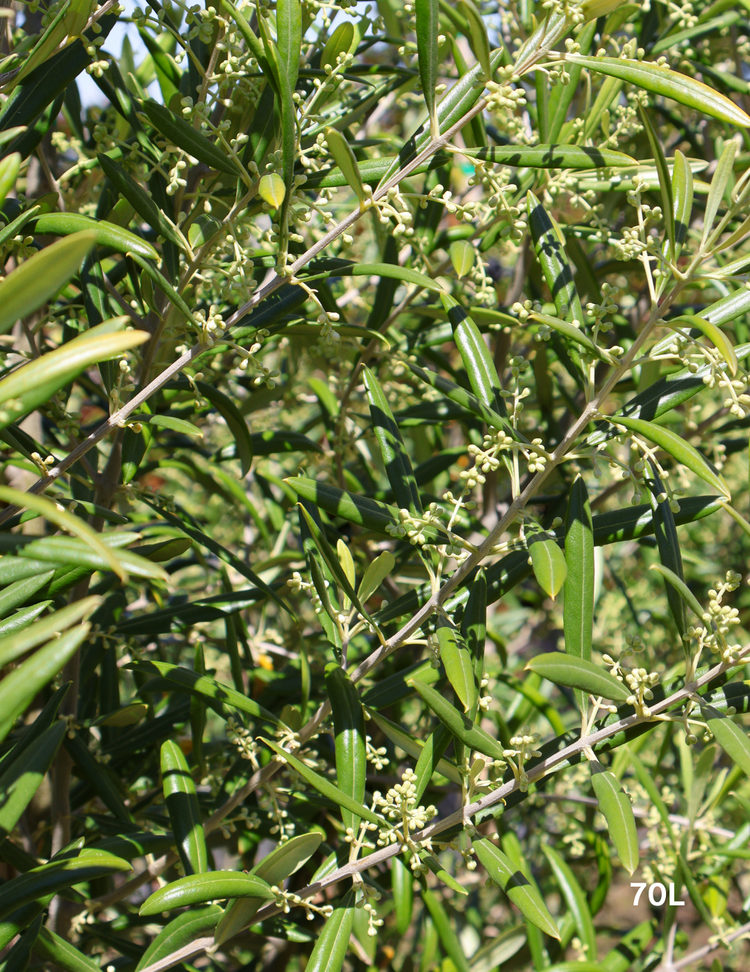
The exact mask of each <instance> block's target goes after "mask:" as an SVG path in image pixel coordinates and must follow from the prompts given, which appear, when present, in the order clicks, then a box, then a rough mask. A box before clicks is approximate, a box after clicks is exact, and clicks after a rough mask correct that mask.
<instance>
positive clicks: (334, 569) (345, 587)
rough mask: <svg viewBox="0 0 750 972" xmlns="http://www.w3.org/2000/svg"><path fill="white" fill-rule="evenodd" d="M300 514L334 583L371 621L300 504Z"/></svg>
mask: <svg viewBox="0 0 750 972" xmlns="http://www.w3.org/2000/svg"><path fill="white" fill-rule="evenodd" d="M300 513H301V514H302V516H303V517H304V520H305V523H306V525H307V528H308V530H309V531H310V534H311V536H312V538H313V541H314V542H315V546H316V547H317V548H318V550H319V551H320V553H321V556H322V557H323V560H325V562H326V566H327V567H328V569H329V570H330V572H331V573H332V574H333V576H334V578H335V580H336V583H337V584H338V585H339V586H340V587H341V590H342V591H343V592H344V594H345V595H346V596H347V597H348V598H349V600H350V601H351V602H352V604H353V605H354V607H355V608H356V609H357V610H358V611H359V613H360V614H361V615H362V616H363V617H364V618H367V619H368V620H372V619H371V618H370V615H369V614H368V612H367V609H366V608H365V606H364V604H362V602H361V601H360V599H359V597H358V596H357V594H356V592H355V590H354V587H353V586H352V584H351V583H350V581H349V578H348V577H347V576H346V572H345V571H344V569H343V568H342V566H341V564H340V562H339V559H338V557H337V556H336V554H335V553H334V551H333V550H332V548H331V545H330V544H329V543H328V540H327V539H326V537H325V534H324V533H323V531H322V530H321V529H320V528H319V527H318V524H317V523H316V522H315V520H314V519H313V518H312V517H311V516H310V514H309V513H308V512H307V510H306V509H305V507H304V506H303V505H302V504H300ZM373 623H374V622H373Z"/></svg>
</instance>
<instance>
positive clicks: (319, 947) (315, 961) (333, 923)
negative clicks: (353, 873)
mask: <svg viewBox="0 0 750 972" xmlns="http://www.w3.org/2000/svg"><path fill="white" fill-rule="evenodd" d="M356 895H357V892H356V891H355V890H354V888H352V889H351V891H347V893H346V894H345V895H344V897H343V898H341V899H340V900H339V901H337V902H336V906H335V907H334V909H333V914H332V915H331V917H330V918H327V919H326V923H325V925H323V929H322V931H321V932H320V934H319V935H318V940H317V941H316V942H315V947H314V948H313V950H312V952H311V954H310V958H309V959H308V960H307V965H306V966H305V972H341V969H342V967H343V965H344V958H345V957H346V952H347V949H348V948H349V937H350V935H351V933H352V928H353V927H354V902H355V900H356Z"/></svg>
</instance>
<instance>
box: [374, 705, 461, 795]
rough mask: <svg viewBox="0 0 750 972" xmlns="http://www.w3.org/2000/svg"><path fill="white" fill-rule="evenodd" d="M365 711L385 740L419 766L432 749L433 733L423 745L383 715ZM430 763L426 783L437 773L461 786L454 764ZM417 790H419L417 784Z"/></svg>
mask: <svg viewBox="0 0 750 972" xmlns="http://www.w3.org/2000/svg"><path fill="white" fill-rule="evenodd" d="M367 711H368V715H369V716H370V718H371V719H372V721H373V722H374V723H375V725H376V726H377V727H378V728H379V729H380V731H381V732H382V733H383V735H384V736H385V737H386V738H388V739H390V741H391V742H392V743H394V744H395V745H396V746H398V747H399V749H403V751H404V752H405V753H406V754H407V755H409V756H411V757H412V759H416V760H417V764H419V761H420V760H421V759H422V757H423V754H424V753H425V751H426V750H427V749H428V747H430V749H432V746H433V744H434V740H433V736H434V733H432V734H431V735H430V736H429V737H428V739H427V742H424V743H423V742H422V740H421V739H417V737H416V736H415V735H414V734H413V733H412V732H407V730H406V729H403V728H402V727H401V726H399V725H396V723H395V722H391V720H390V719H386V717H385V716H384V715H382V714H381V713H380V712H376V711H375V709H370V708H368V710H367ZM438 731H442V727H440V729H439V730H438ZM448 741H450V734H448ZM446 747H447V743H446ZM446 747H443V749H444V750H445V748H446ZM425 758H426V757H425ZM432 762H434V768H433V770H432V771H431V772H430V774H429V778H428V780H427V782H429V780H430V779H431V778H432V772H438V773H440V775H441V776H445V777H446V778H447V779H449V780H451V781H452V782H453V783H457V784H458V785H459V786H460V785H461V774H460V773H459V772H458V767H457V766H456V764H455V763H453V762H451V761H450V760H448V759H442V758H438V759H437V760H436V761H435V760H433V761H432ZM417 776H419V772H418V771H417ZM417 789H419V784H417ZM423 792H424V791H423ZM420 796H421V794H420Z"/></svg>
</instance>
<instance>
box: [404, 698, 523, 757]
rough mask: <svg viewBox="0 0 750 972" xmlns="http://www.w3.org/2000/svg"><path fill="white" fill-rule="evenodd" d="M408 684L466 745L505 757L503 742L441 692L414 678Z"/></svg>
mask: <svg viewBox="0 0 750 972" xmlns="http://www.w3.org/2000/svg"><path fill="white" fill-rule="evenodd" d="M408 684H409V685H410V686H411V687H412V688H413V689H416V691H417V692H418V693H419V694H420V695H421V696H422V698H423V699H424V701H425V702H426V703H427V705H428V706H429V707H430V708H431V709H432V711H433V712H434V713H435V715H436V716H437V717H438V719H440V721H441V722H442V723H443V725H444V726H445V727H446V729H449V730H450V731H451V732H452V733H453V735H454V736H455V737H456V738H457V739H459V740H460V741H461V742H462V743H463V744H464V745H465V746H467V747H468V748H469V749H472V750H476V751H477V752H478V753H482V755H483V756H489V757H490V759H501V760H502V759H504V758H505V757H504V756H503V746H502V745H501V743H499V742H498V741H497V740H496V739H494V738H493V737H492V736H491V735H490V734H489V733H488V732H485V730H484V729H482V728H481V726H476V725H474V722H473V721H472V720H471V719H469V718H468V716H466V715H464V714H463V712H459V711H458V709H457V708H456V707H455V706H453V705H451V704H450V702H448V700H447V699H445V698H444V697H443V696H442V695H441V694H440V692H437V691H436V690H435V689H434V688H431V687H430V686H429V685H425V684H424V683H423V682H419V681H415V680H412V681H410V682H409V683H408Z"/></svg>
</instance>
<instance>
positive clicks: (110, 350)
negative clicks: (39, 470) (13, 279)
mask: <svg viewBox="0 0 750 972" xmlns="http://www.w3.org/2000/svg"><path fill="white" fill-rule="evenodd" d="M42 252H44V251H42ZM22 266H23V264H22ZM36 285H37V283H36V282H35V286H36ZM0 296H1V292H0ZM150 336H151V335H150V334H148V333H147V332H146V331H124V332H122V333H120V334H97V335H94V336H92V337H90V338H83V339H78V340H76V341H71V342H70V343H68V344H65V345H63V346H62V347H60V348H57V349H56V350H55V351H50V352H48V353H47V354H44V355H42V356H41V357H38V358H35V359H34V360H33V361H29V363H28V364H25V365H22V366H21V367H20V368H17V369H16V370H15V371H13V372H12V373H11V374H10V375H8V377H7V378H4V379H3V380H2V381H0V406H2V408H0V427H3V428H4V427H5V426H7V425H10V424H11V423H12V422H15V421H16V420H17V419H19V418H21V417H22V416H23V415H26V414H28V413H29V412H32V411H33V410H34V409H35V408H37V407H38V406H39V405H41V404H43V403H44V402H46V401H48V400H49V399H50V398H51V397H52V396H53V395H54V394H55V393H56V392H57V391H59V390H60V389H61V388H64V387H65V385H67V384H69V383H70V382H71V381H73V380H74V379H75V378H77V377H78V376H79V375H80V374H81V372H82V371H85V370H86V368H88V367H90V366H91V365H92V364H95V363H97V362H99V361H111V360H112V358H115V357H118V356H119V355H121V354H123V353H124V352H125V351H129V350H130V349H131V348H135V347H138V345H140V344H143V343H144V341H147V340H148V339H149V337H150Z"/></svg>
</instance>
